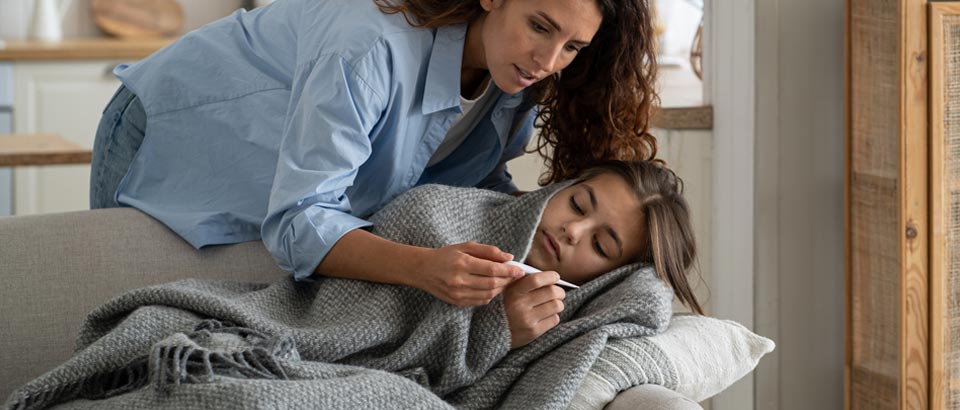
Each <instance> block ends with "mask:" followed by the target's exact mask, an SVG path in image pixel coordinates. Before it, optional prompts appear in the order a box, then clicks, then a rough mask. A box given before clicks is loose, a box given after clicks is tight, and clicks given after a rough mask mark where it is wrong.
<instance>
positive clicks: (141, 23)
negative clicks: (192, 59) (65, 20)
mask: <svg viewBox="0 0 960 410" xmlns="http://www.w3.org/2000/svg"><path fill="white" fill-rule="evenodd" d="M90 12H91V13H92V14H93V21H94V22H95V23H96V24H97V27H100V29H101V30H103V31H104V32H106V33H107V34H111V35H114V36H117V37H121V38H157V37H167V36H172V35H174V34H177V33H178V32H179V31H180V28H181V27H183V9H181V8H180V3H178V2H177V1H176V0H91V2H90Z"/></svg>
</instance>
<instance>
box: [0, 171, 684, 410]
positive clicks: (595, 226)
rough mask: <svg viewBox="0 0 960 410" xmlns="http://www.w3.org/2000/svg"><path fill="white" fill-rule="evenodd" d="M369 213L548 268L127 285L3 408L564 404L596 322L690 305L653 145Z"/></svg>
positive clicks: (592, 345)
mask: <svg viewBox="0 0 960 410" xmlns="http://www.w3.org/2000/svg"><path fill="white" fill-rule="evenodd" d="M370 220H371V222H373V223H374V225H373V227H372V229H371V231H372V232H373V233H375V234H377V235H380V236H382V237H384V238H387V239H390V240H393V241H396V242H400V243H404V244H409V245H413V246H420V247H431V248H440V247H444V246H449V245H452V244H460V243H464V242H468V241H475V242H477V243H481V244H490V245H495V246H497V247H499V248H500V249H502V250H504V251H506V252H509V253H511V254H513V255H514V256H515V259H516V260H518V261H523V262H525V263H527V264H528V265H531V266H534V267H536V268H539V269H541V270H544V271H545V272H542V273H536V274H531V275H527V276H524V277H521V278H518V279H515V280H513V281H512V282H511V283H510V284H509V285H507V286H506V289H505V291H504V292H503V293H502V295H497V296H495V297H492V300H491V301H490V302H489V303H486V304H482V305H479V306H470V307H461V306H453V305H450V304H448V303H445V302H443V301H441V300H439V299H437V298H436V297H434V296H433V295H431V294H429V293H427V292H425V291H423V290H420V289H417V288H413V287H409V286H399V285H388V284H383V283H374V282H365V281H358V280H350V279H339V278H332V277H316V278H314V280H312V281H310V282H297V281H294V280H292V279H286V280H281V281H279V282H276V283H272V284H261V283H235V282H221V281H200V280H187V281H179V282H173V283H169V284H164V285H158V286H153V287H148V288H143V289H138V290H134V291H131V292H128V293H126V294H123V295H121V296H119V297H117V298H115V299H113V300H111V301H110V302H108V303H106V304H104V305H103V306H101V307H99V308H97V309H96V310H94V311H93V312H92V313H91V314H90V315H89V317H88V318H87V321H86V323H85V324H84V326H83V327H82V329H81V332H80V336H79V338H78V341H77V352H76V354H75V355H74V356H73V357H72V358H71V359H69V360H68V361H67V362H66V363H64V364H63V365H61V366H59V367H57V368H56V369H54V370H52V371H50V372H48V373H46V374H44V375H43V376H41V377H39V378H38V379H36V380H34V381H32V382H30V383H28V384H27V385H25V386H24V387H22V388H21V389H19V390H18V391H17V392H15V393H14V394H13V396H11V398H10V401H9V402H8V403H7V404H6V406H5V408H31V409H33V408H46V407H49V406H50V405H53V404H57V403H61V406H59V407H58V408H64V409H72V408H86V407H89V406H94V405H95V406H96V407H97V408H107V409H110V408H117V409H127V408H158V409H160V408H162V409H168V408H169V409H205V408H210V406H214V407H218V408H240V409H245V408H304V404H305V403H309V404H310V405H309V406H307V407H310V408H384V407H385V406H386V407H390V408H418V409H431V408H437V409H449V408H467V409H473V408H476V409H486V408H565V407H566V406H567V405H568V404H569V402H570V400H571V398H572V397H573V394H574V393H575V391H576V389H577V387H578V386H579V384H580V381H581V380H582V378H583V377H584V375H585V374H586V372H587V370H588V369H589V368H590V366H591V365H592V364H593V362H594V361H595V360H596V358H597V357H598V356H599V354H600V352H601V351H602V350H603V348H604V347H605V346H606V342H607V340H608V338H611V337H638V336H649V335H654V334H657V333H659V332H662V331H663V330H665V329H666V327H667V325H668V322H669V319H670V316H671V312H672V299H673V297H674V295H676V297H677V298H679V300H680V301H681V302H683V303H685V304H687V305H688V306H690V307H691V308H692V309H693V310H694V311H697V312H700V311H701V309H700V305H699V304H698V302H697V301H696V299H695V297H694V296H693V294H692V292H691V290H690V286H689V285H688V283H687V281H686V276H685V271H686V270H687V269H688V268H689V267H690V265H691V264H692V262H693V260H694V257H695V251H694V249H695V247H694V239H693V234H692V230H691V228H690V223H689V212H688V210H687V205H686V203H685V201H684V200H683V198H682V197H681V196H680V181H679V179H678V178H677V177H676V176H675V175H673V173H672V172H671V171H669V170H666V169H665V168H663V167H661V166H660V165H658V164H656V163H651V162H636V163H634V162H631V163H623V162H612V163H606V164H603V165H601V166H599V167H597V168H594V169H592V170H590V171H588V172H587V173H586V174H584V175H583V176H581V177H580V178H579V179H577V180H575V181H568V182H566V183H561V184H555V185H551V186H548V187H545V188H543V189H540V190H537V191H534V192H530V193H527V194H524V195H522V196H520V197H513V196H510V195H506V194H502V193H496V192H491V191H485V190H479V189H472V188H455V187H447V186H439V185H427V186H423V187H420V188H416V189H413V190H411V191H409V192H407V193H406V194H403V195H401V196H399V197H397V198H396V199H395V200H394V201H392V202H391V204H389V205H387V206H386V207H384V208H383V209H382V210H381V211H379V212H378V213H376V214H375V215H373V216H371V218H370ZM363 257H367V258H378V257H382V256H381V255H374V254H371V255H364V256H363ZM558 279H562V280H564V281H568V282H572V283H575V284H578V285H580V288H579V289H574V290H567V291H564V290H563V289H561V288H560V287H558V286H556V285H555V284H556V282H557V280H558Z"/></svg>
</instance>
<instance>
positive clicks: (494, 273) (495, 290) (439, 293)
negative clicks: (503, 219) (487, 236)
mask: <svg viewBox="0 0 960 410" xmlns="http://www.w3.org/2000/svg"><path fill="white" fill-rule="evenodd" d="M511 259H513V256H512V255H510V254H508V253H505V252H502V251H501V250H500V249H498V248H497V247H496V246H490V245H482V244H479V243H476V242H466V243H461V244H457V245H450V246H446V247H443V248H440V249H433V250H430V252H429V253H428V254H427V257H426V258H424V259H422V260H421V263H419V264H418V265H419V266H417V268H416V272H415V275H414V277H415V278H416V279H415V280H414V282H413V283H410V285H412V286H414V287H417V288H420V289H423V290H425V291H427V292H429V293H430V294H432V295H434V296H436V297H437V298H438V299H440V300H442V301H444V302H447V303H449V304H451V305H457V306H478V305H485V304H487V303H490V300H492V299H493V298H495V297H496V296H497V295H499V294H500V293H501V292H503V290H504V288H505V287H506V286H507V285H508V284H510V283H511V282H513V280H514V279H516V278H518V277H521V276H523V270H521V269H520V268H518V267H516V266H510V265H504V264H503V262H506V261H509V260H511Z"/></svg>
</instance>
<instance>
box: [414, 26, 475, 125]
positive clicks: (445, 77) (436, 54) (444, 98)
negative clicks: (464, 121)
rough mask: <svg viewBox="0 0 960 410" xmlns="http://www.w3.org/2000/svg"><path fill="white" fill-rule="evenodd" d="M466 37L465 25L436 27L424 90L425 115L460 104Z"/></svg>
mask: <svg viewBox="0 0 960 410" xmlns="http://www.w3.org/2000/svg"><path fill="white" fill-rule="evenodd" d="M466 38H467V25H466V24H458V25H454V26H441V27H439V28H437V34H436V35H435V37H434V40H433V51H432V52H431V53H430V62H429V63H428V65H427V79H426V81H427V83H426V85H425V86H424V90H423V105H422V106H421V109H422V112H423V114H424V115H426V114H431V113H435V112H437V111H440V110H445V109H448V108H453V107H459V106H460V67H461V64H462V63H463V43H464V41H466Z"/></svg>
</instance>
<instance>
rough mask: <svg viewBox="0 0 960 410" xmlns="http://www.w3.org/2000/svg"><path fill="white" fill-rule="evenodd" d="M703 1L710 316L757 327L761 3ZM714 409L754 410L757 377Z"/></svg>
mask: <svg viewBox="0 0 960 410" xmlns="http://www.w3.org/2000/svg"><path fill="white" fill-rule="evenodd" d="M704 3H705V4H704V6H705V15H706V16H707V18H706V21H705V27H704V40H705V43H704V73H705V75H706V77H705V80H704V100H705V101H707V102H708V103H710V104H711V105H713V112H714V114H713V115H714V120H713V138H714V144H713V147H714V151H713V152H714V155H713V160H714V174H713V178H714V179H713V184H714V187H715V188H714V191H713V198H714V204H715V206H714V209H713V221H714V230H713V245H714V252H713V263H712V266H713V269H714V271H713V275H712V276H711V280H710V290H711V292H710V293H711V294H712V295H713V300H712V301H711V303H710V312H711V315H712V316H716V317H719V318H723V319H731V320H735V321H737V322H739V323H741V324H743V325H744V326H746V327H747V328H749V329H753V328H754V297H753V295H754V185H755V175H754V150H755V136H754V135H755V132H754V130H755V117H756V111H755V110H756V103H755V99H756V97H755V94H754V93H755V89H756V86H755V81H756V77H755V71H756V69H755V65H754V62H755V46H754V45H755V34H756V33H755V30H756V20H755V4H754V1H753V0H708V1H705V2H704ZM711 404H712V409H713V410H734V409H737V410H742V409H753V408H754V385H753V375H752V374H751V375H747V376H746V377H744V378H743V379H741V380H740V381H739V382H737V383H736V384H734V385H733V386H731V387H730V388H729V389H727V390H726V391H724V392H723V393H721V394H720V395H718V396H717V397H715V398H714V399H713V400H712V403H711Z"/></svg>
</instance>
